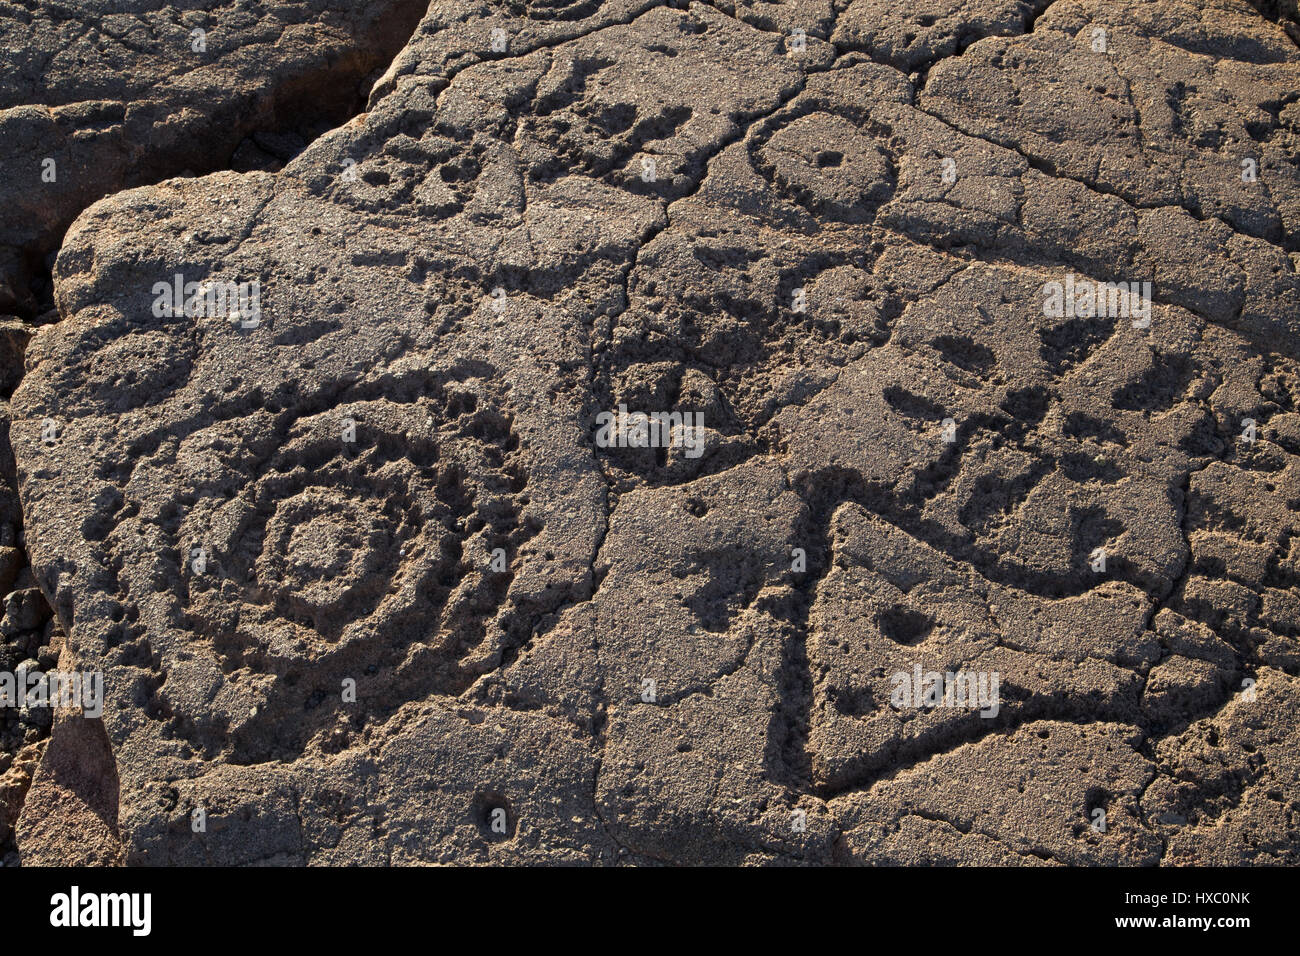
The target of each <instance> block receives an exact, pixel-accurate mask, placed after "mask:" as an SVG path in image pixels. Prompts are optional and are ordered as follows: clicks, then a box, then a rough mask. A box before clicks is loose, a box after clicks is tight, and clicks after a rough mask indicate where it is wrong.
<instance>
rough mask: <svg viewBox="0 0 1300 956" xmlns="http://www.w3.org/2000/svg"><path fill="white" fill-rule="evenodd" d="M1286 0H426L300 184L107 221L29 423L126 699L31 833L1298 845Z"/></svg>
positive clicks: (80, 728)
mask: <svg viewBox="0 0 1300 956" xmlns="http://www.w3.org/2000/svg"><path fill="white" fill-rule="evenodd" d="M393 16H396V14H394V15H393ZM374 17H375V22H376V23H384V24H387V23H389V22H390V21H389V19H388V15H387V14H381V13H379V12H376V13H375V14H374ZM1284 22H1286V18H1285V16H1280V17H1279V16H1277V15H1274V16H1272V17H1271V18H1269V17H1265V16H1261V14H1260V12H1259V11H1258V10H1256V9H1255V8H1254V7H1252V6H1251V5H1249V4H1247V3H1245V2H1244V0H1214V2H1212V3H1210V4H1191V3H1190V2H1188V3H1184V2H1182V0H1173V2H1170V3H1165V4H1161V5H1159V7H1158V8H1157V7H1155V6H1153V5H1151V4H1144V3H1137V2H1134V3H1105V4H1103V3H1093V2H1089V0H1057V2H1055V3H1048V2H1046V0H1044V2H993V0H990V2H974V0H962V2H942V3H915V4H909V3H890V4H880V3H873V2H868V0H853V2H820V0H803V2H796V3H761V2H755V3H749V2H744V3H741V2H736V3H731V2H722V0H719V2H716V3H712V4H706V3H691V4H685V3H673V4H660V3H655V2H653V0H643V2H642V0H626V2H610V3H601V2H598V0H591V2H572V3H569V2H562V3H561V2H556V3H522V2H521V3H506V2H503V3H488V4H469V3H464V4H462V3H456V2H452V3H446V4H443V3H436V4H433V5H432V6H431V7H430V9H429V11H428V13H427V15H426V16H425V18H424V20H423V21H422V23H421V24H420V25H419V26H418V27H417V28H416V29H415V33H414V36H413V37H412V38H411V40H410V42H409V43H408V44H407V45H406V47H405V49H404V50H402V52H401V53H400V54H398V55H397V56H396V58H395V59H394V60H393V61H392V63H391V66H390V67H389V68H388V70H387V72H385V73H384V75H383V76H382V77H380V78H378V79H377V81H376V82H375V83H374V87H373V91H372V92H371V93H370V98H369V104H368V107H367V112H365V113H364V114H362V115H359V116H357V117H355V118H354V119H352V120H351V121H349V122H347V123H346V124H345V125H342V126H339V127H338V128H336V129H334V130H332V131H330V132H328V133H325V134H324V135H321V136H320V137H319V138H318V139H316V140H315V141H314V142H312V143H311V144H310V145H309V146H307V147H306V148H305V149H303V150H302V151H301V152H299V153H298V154H297V155H295V156H289V157H287V162H286V163H285V164H284V165H283V168H278V167H279V164H278V163H268V164H264V165H263V166H261V167H259V168H260V169H263V170H267V171H257V170H253V171H246V172H240V173H236V172H222V173H215V174H212V175H209V176H204V177H200V178H187V179H175V180H169V181H166V182H161V183H158V184H156V185H152V186H143V187H141V188H137V189H131V190H129V191H125V192H118V193H116V194H114V195H111V196H109V197H108V198H105V199H103V200H101V201H100V202H98V203H96V204H94V205H93V206H90V208H89V209H87V210H86V211H84V212H83V213H81V215H80V217H79V218H78V219H77V221H76V223H75V224H74V225H73V226H72V228H71V229H70V230H69V231H68V234H67V236H66V237H65V238H64V239H63V242H62V246H61V248H60V250H59V253H58V258H57V260H56V262H55V265H54V283H55V284H54V295H55V300H56V302H57V306H58V310H59V321H58V322H57V323H53V324H49V325H47V326H45V327H43V328H41V329H40V330H39V332H38V333H37V334H36V335H35V337H34V338H33V339H32V341H31V343H30V344H29V345H28V346H27V353H26V363H27V374H26V377H25V378H23V380H22V383H21V385H19V386H18V390H17V392H16V393H15V395H14V399H13V404H14V422H13V425H12V428H11V437H12V444H13V449H14V455H15V458H16V460H17V469H18V475H19V479H20V491H21V498H22V508H23V513H22V516H21V517H22V522H23V525H24V527H25V528H26V534H27V540H28V543H29V546H30V550H31V562H32V569H31V572H30V573H31V574H32V575H33V577H34V581H35V582H36V583H38V584H39V586H40V589H41V591H43V592H44V594H45V595H46V596H47V597H48V599H49V601H50V604H51V606H52V607H53V610H54V615H55V617H54V618H53V620H52V622H51V624H50V625H49V627H48V628H47V629H48V630H50V631H51V636H50V638H49V641H48V642H47V643H48V645H49V646H50V647H57V648H59V650H60V652H61V653H62V654H64V655H65V656H66V659H67V660H68V661H69V662H75V664H76V666H78V667H80V668H83V669H89V670H100V671H102V672H103V673H104V674H105V679H106V683H107V687H108V692H107V701H106V708H105V713H104V716H103V720H102V725H100V724H98V723H97V722H94V721H78V720H77V719H74V718H66V717H60V718H58V719H57V720H56V722H55V723H54V727H53V733H52V736H51V739H50V744H49V747H48V749H47V750H46V752H45V754H44V757H43V758H42V757H40V755H39V754H37V753H35V752H33V753H32V754H29V755H28V757H27V758H26V759H27V763H26V764H24V766H29V767H30V765H32V763H33V762H34V761H35V760H36V759H42V760H43V763H42V764H41V767H40V769H38V770H36V772H35V776H34V778H33V782H32V784H31V789H30V794H29V796H28V797H27V804H26V806H27V808H28V809H25V810H24V813H23V815H22V816H21V817H19V818H18V819H17V821H16V841H17V846H18V850H19V853H20V855H21V856H22V858H23V859H24V860H26V861H29V862H60V861H63V862H75V861H77V860H81V859H97V860H100V859H117V860H121V861H124V862H127V863H163V864H166V863H203V862H210V863H255V862H283V863H307V862H310V863H326V864H328V863H385V862H388V863H411V862H474V863H503V862H541V863H571V862H582V863H602V864H608V863H619V862H628V863H643V864H653V863H733V864H740V863H745V864H769V863H791V862H804V863H865V864H885V863H891V864H926V863H946V864H981V863H983V864H1016V865H1021V864H1028V865H1115V864H1123V865H1149V864H1156V863H1164V864H1173V865H1182V864H1196V863H1222V864H1267V863H1295V862H1296V859H1297V847H1298V846H1300V843H1298V842H1297V841H1298V839H1300V823H1298V822H1297V821H1300V802H1298V801H1300V796H1298V795H1300V786H1298V784H1300V761H1298V760H1297V758H1296V756H1295V753H1296V743H1297V735H1298V734H1300V718H1298V712H1297V703H1296V702H1297V694H1296V689H1295V685H1296V680H1297V677H1298V671H1297V668H1298V667H1300V650H1298V649H1297V643H1296V642H1297V638H1300V628H1298V626H1297V623H1296V622H1297V621H1298V620H1300V544H1297V543H1296V542H1297V541H1300V424H1297V423H1300V407H1298V404H1300V277H1298V276H1297V273H1296V265H1297V260H1298V259H1300V231H1297V230H1300V222H1298V220H1297V217H1298V216H1300V205H1297V203H1298V202H1300V165H1297V159H1296V157H1297V155H1300V149H1297V147H1298V146H1300V143H1298V142H1297V125H1296V122H1295V120H1296V116H1295V113H1296V109H1297V108H1298V107H1297V105H1296V102H1295V100H1296V94H1295V92H1294V91H1295V90H1296V89H1300V46H1297V44H1296V42H1295V40H1293V39H1292V36H1291V35H1290V34H1288V32H1287V30H1286V29H1285V28H1284V26H1283V25H1282V24H1283V23H1284ZM494 31H496V32H494ZM1099 31H1100V32H1099ZM141 42H145V41H143V40H142V41H141ZM38 146H39V147H40V148H44V144H43V141H42V142H40V143H38ZM250 155H251V153H250ZM250 165H251V164H250ZM236 168H240V167H238V166H237V167H236ZM1248 169H1249V171H1250V173H1251V175H1247V170H1248ZM123 184H129V183H118V184H116V185H107V186H106V187H105V188H104V189H103V190H102V191H101V194H102V193H107V192H112V191H113V190H114V189H116V188H118V187H119V186H121V185H123ZM85 201H86V202H88V201H89V199H86V200H85ZM83 205H84V202H83ZM32 248H35V247H34V246H33V247H32ZM177 275H179V276H181V277H183V279H184V280H185V281H194V282H196V283H202V282H209V283H211V282H230V283H240V282H252V281H256V282H258V283H259V286H260V306H261V309H260V316H259V320H258V321H257V322H255V323H253V324H251V325H250V324H248V323H246V322H241V321H239V320H240V319H241V318H245V319H246V318H247V316H239V315H235V316H231V315H204V314H200V315H188V316H186V315H180V314H177V315H170V314H167V312H166V310H161V314H160V310H158V309H157V308H155V300H156V298H157V292H156V291H155V284H157V283H166V284H170V283H171V282H172V281H173V278H174V277H175V276H177ZM1067 281H1068V283H1069V284H1070V287H1071V288H1075V287H1076V285H1078V287H1079V288H1083V287H1084V286H1087V287H1088V288H1092V287H1093V286H1094V284H1099V283H1111V284H1114V283H1138V284H1139V285H1138V288H1139V289H1141V288H1142V286H1141V285H1140V284H1141V283H1149V284H1150V285H1149V289H1150V301H1149V302H1147V305H1148V306H1149V313H1142V312H1140V311H1139V310H1140V306H1141V303H1140V301H1139V300H1138V299H1133V300H1132V301H1130V300H1129V299H1128V298H1127V297H1126V296H1121V295H1120V294H1119V293H1117V292H1116V291H1115V289H1116V287H1115V286H1113V285H1112V286H1111V287H1110V292H1109V293H1107V291H1106V289H1107V287H1106V286H1102V287H1101V289H1102V291H1101V293H1100V294H1101V296H1102V299H1103V300H1105V299H1106V296H1107V295H1108V294H1109V295H1110V298H1109V300H1107V301H1109V303H1110V305H1109V306H1108V308H1107V309H1105V310H1103V314H1095V313H1096V310H1095V309H1094V310H1086V309H1085V310H1076V314H1050V310H1047V309H1045V306H1044V303H1045V296H1046V294H1047V290H1048V289H1049V288H1050V287H1051V285H1052V283H1063V284H1064V283H1066V282H1067ZM1126 288H1127V286H1126ZM1121 305H1122V306H1123V310H1122V311H1121V310H1120V306H1121ZM1130 306H1131V307H1132V309H1133V311H1132V313H1131V314H1130V311H1129V307H1130ZM1144 316H1145V319H1146V320H1149V321H1144V320H1143V319H1144ZM620 407H625V408H627V409H631V410H634V411H636V410H643V411H647V412H652V411H669V410H671V411H674V412H680V413H693V414H699V415H702V418H703V423H704V424H703V426H702V428H701V430H700V432H699V433H698V436H697V437H698V439H699V442H698V446H697V447H695V448H693V449H692V448H691V447H690V446H689V445H688V444H681V443H678V444H676V445H673V446H670V447H661V448H653V447H608V446H605V445H603V444H601V443H598V442H597V440H596V435H597V434H598V430H597V421H598V417H597V416H598V415H599V414H600V413H602V412H608V411H610V410H617V409H618V408H620ZM49 423H53V424H54V426H55V428H56V431H55V435H54V437H51V436H50V433H49V429H48V424H49ZM696 452H698V454H697V453H696ZM15 613H19V612H18V611H16V612H15ZM29 630H30V629H29ZM56 631H57V632H58V633H57V634H56V633H55V632H56ZM32 633H35V632H34V631H33V632H32ZM63 634H66V638H63V637H62V635H63ZM27 640H28V643H30V642H31V641H32V640H35V638H34V637H30V638H28V639H27ZM38 646H43V645H38ZM47 656H48V652H47ZM932 672H935V673H939V674H944V673H949V672H951V673H957V674H962V673H965V674H968V675H971V676H975V675H982V677H984V678H988V677H990V676H992V677H994V678H996V688H997V690H996V699H992V700H984V701H981V702H979V703H980V706H963V705H961V704H960V703H957V704H955V705H954V702H952V701H950V700H948V699H946V698H944V699H939V698H934V699H929V700H926V701H922V699H921V694H920V689H919V687H918V688H917V694H916V698H915V701H912V700H911V699H910V698H909V699H908V700H905V701H903V702H900V700H899V698H898V688H899V686H900V680H901V681H902V682H903V683H907V682H908V681H911V680H912V679H913V677H912V675H916V676H917V678H920V677H921V676H923V675H926V674H929V673H932ZM977 685H978V682H977V684H975V685H972V686H977ZM979 686H987V681H986V682H985V685H979ZM101 728H102V729H101ZM83 752H84V753H88V754H94V755H97V756H96V757H95V760H98V761H100V762H101V763H102V764H103V765H104V766H106V767H112V768H113V771H114V773H115V774H116V781H117V782H116V785H115V787H113V788H109V789H111V790H112V793H111V799H110V798H109V795H105V794H101V793H99V792H98V791H97V790H95V789H94V788H89V790H88V791H87V793H85V794H83V795H82V796H81V803H82V804H86V805H91V804H93V805H94V806H97V807H99V808H100V811H99V818H101V819H110V820H112V821H115V826H112V827H106V828H102V831H101V830H95V829H94V828H93V827H91V828H86V827H85V826H81V827H79V826H78V825H77V823H78V820H79V819H80V818H79V817H78V816H77V812H79V811H77V810H76V808H77V807H78V806H80V805H81V804H78V803H77V802H76V801H71V800H64V801H62V802H60V801H58V800H55V799H54V797H53V796H52V794H53V793H54V790H53V788H55V787H56V786H57V784H56V783H55V781H54V777H55V773H54V771H55V769H56V767H57V765H58V764H57V761H59V760H66V759H68V757H67V756H66V755H67V754H69V753H78V754H81V753H83ZM86 759H89V758H86ZM91 764H92V765H96V766H98V765H99V764H97V763H95V762H94V760H92V761H91ZM15 766H17V764H15ZM26 772H27V773H28V774H29V775H30V773H31V771H30V769H29V770H28V771H26ZM91 791H93V792H91ZM96 801H98V802H96ZM51 806H63V807H70V808H71V809H66V810H64V811H62V815H60V813H54V814H51V813H50V812H49V809H48V808H49V807H51ZM105 808H107V809H105ZM197 810H202V811H203V814H204V816H205V819H206V820H207V826H206V829H205V830H203V831H201V832H195V830H194V828H193V827H192V826H191V821H192V819H193V815H194V813H195V811H197ZM4 822H5V821H4V819H3V818H0V824H4ZM78 833H84V835H83V836H78ZM0 839H3V833H0Z"/></svg>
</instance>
